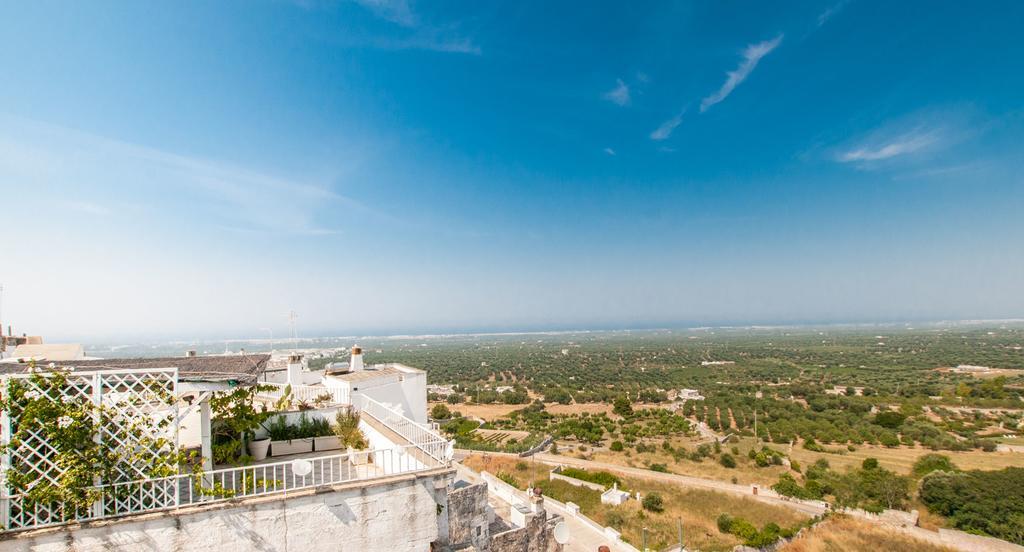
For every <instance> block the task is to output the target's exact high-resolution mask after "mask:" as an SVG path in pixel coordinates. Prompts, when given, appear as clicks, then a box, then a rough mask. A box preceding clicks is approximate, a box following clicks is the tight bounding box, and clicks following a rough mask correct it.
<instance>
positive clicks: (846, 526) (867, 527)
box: [779, 516, 952, 552]
mask: <svg viewBox="0 0 1024 552" xmlns="http://www.w3.org/2000/svg"><path fill="white" fill-rule="evenodd" d="M839 550H877V551H882V550H899V551H900V552H949V551H950V550H952V549H950V548H945V547H942V546H937V545H934V544H931V543H928V542H925V541H921V540H917V539H913V538H910V537H908V536H906V535H902V534H899V533H897V532H896V531H894V530H892V529H886V528H884V527H882V526H879V525H876V524H872V523H869V522H866V521H861V520H855V519H852V518H848V517H844V516H837V517H833V518H831V519H828V520H825V521H823V522H822V523H819V524H818V525H816V526H814V527H813V528H811V529H808V530H806V531H804V533H803V534H801V535H800V536H799V537H797V538H796V539H794V540H793V541H792V542H790V543H789V544H786V545H784V546H782V547H781V548H779V552H832V551H839Z"/></svg>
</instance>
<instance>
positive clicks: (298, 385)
mask: <svg viewBox="0 0 1024 552" xmlns="http://www.w3.org/2000/svg"><path fill="white" fill-rule="evenodd" d="M353 353H354V355H353V359H352V361H351V362H350V363H349V366H348V369H347V370H336V371H334V372H332V373H328V374H316V373H311V372H309V371H308V370H305V368H304V365H303V363H302V362H301V358H292V359H290V360H291V361H292V362H290V363H289V366H288V370H285V371H284V373H283V374H281V375H280V377H281V378H282V379H283V380H284V381H282V382H280V383H276V384H271V385H270V386H271V387H272V388H274V389H273V391H271V392H270V393H269V396H267V397H264V399H267V400H272V399H275V398H280V396H281V395H283V393H284V390H285V389H288V388H289V383H288V382H289V381H291V382H293V384H292V385H291V389H292V392H293V397H292V398H293V399H294V400H297V401H302V402H307V401H308V402H310V403H312V402H316V400H319V402H321V403H323V404H322V407H321V406H314V408H313V409H312V410H306V411H303V412H287V413H283V414H281V415H280V416H285V417H289V416H297V415H300V414H308V415H311V416H316V415H320V413H321V412H330V413H333V412H335V411H337V410H339V409H342V408H346V409H349V410H351V411H355V412H357V413H358V414H359V417H360V422H359V428H360V430H361V431H362V433H363V435H364V437H365V438H366V441H367V442H368V443H369V445H368V447H367V448H365V449H363V450H359V451H351V450H349V451H345V450H338V448H337V446H335V447H334V448H333V449H332V448H327V449H325V450H323V451H320V449H319V445H318V444H315V443H316V442H315V441H314V447H313V449H312V452H307V453H300V454H293V455H291V456H284V457H281V456H277V457H273V458H267V459H265V460H259V461H256V462H254V463H252V464H247V465H239V466H235V465H214V463H213V449H212V445H213V442H212V438H211V435H212V431H211V428H212V427H213V419H212V416H211V414H212V408H211V402H210V401H211V398H212V397H213V396H214V394H215V393H230V392H232V391H234V390H236V389H239V388H245V387H246V386H252V385H256V384H257V383H258V382H260V383H262V382H261V380H265V379H268V378H273V379H277V378H278V375H276V374H271V375H267V374H264V371H265V369H266V367H267V364H268V361H269V356H268V355H244V354H243V355H220V356H215V357H199V356H195V355H189V356H186V357H180V358H153V359H110V360H92V361H90V360H83V361H76V360H70V361H65V362H57V363H56V365H55V367H54V368H52V369H53V370H57V369H62V370H67V372H66V378H67V381H68V386H67V387H66V390H65V391H64V393H65V395H64V396H62V397H50V395H48V394H39V393H38V392H36V393H35V394H34V395H30V394H28V393H26V394H25V395H24V398H23V399H21V400H26V401H27V400H62V401H68V402H74V403H76V404H83V405H93V404H94V403H96V402H97V401H99V404H103V405H107V404H108V403H112V402H113V403H117V404H118V405H119V406H118V412H119V416H118V417H116V418H111V419H110V420H109V421H107V422H105V423H109V424H112V425H117V426H118V427H117V428H112V429H113V430H112V431H109V432H107V433H103V435H107V436H112V437H108V438H111V439H115V441H112V442H110V443H109V444H107V443H106V442H105V441H102V442H101V445H102V446H109V447H116V448H126V449H131V450H143V449H144V447H147V446H149V447H153V446H156V445H154V444H153V443H152V442H150V441H148V440H146V439H145V438H144V437H146V436H143V435H137V433H138V431H135V430H132V429H131V427H134V426H133V425H131V424H136V423H140V421H145V420H148V419H151V418H160V419H166V420H171V421H173V423H172V424H170V425H163V426H160V428H161V429H160V432H161V433H160V435H159V436H161V437H165V438H167V439H168V440H169V441H170V443H171V446H173V447H174V448H177V447H178V446H179V445H182V446H189V445H195V446H196V448H197V449H199V451H200V456H201V460H200V462H201V463H202V465H203V469H202V470H201V471H193V470H192V469H190V468H189V467H188V465H187V464H186V465H181V466H177V465H171V466H169V467H171V468H172V470H173V471H172V473H173V474H174V475H171V476H169V477H152V478H148V477H147V476H146V475H145V473H144V472H134V471H132V470H130V469H127V467H126V469H125V470H122V471H121V472H119V473H120V474H121V475H115V476H113V477H116V478H118V479H114V480H111V481H99V482H98V483H99V484H100V486H99V487H98V494H97V496H98V499H97V502H96V503H95V505H94V507H93V508H90V509H88V511H85V512H79V513H77V514H76V513H75V512H74V510H70V512H71V514H70V517H69V514H67V513H66V512H67V511H69V510H67V509H66V508H63V507H58V508H54V507H53V505H42V506H40V505H35V504H33V503H30V502H25V501H26V500H29V499H28V498H26V496H27V495H25V493H24V491H23V489H20V488H8V487H7V486H4V485H0V534H2V535H3V537H2V538H3V541H2V542H3V543H4V544H3V546H2V547H3V548H4V549H5V550H12V551H22V550H24V551H29V550H64V549H69V550H70V549H86V548H89V549H96V550H101V549H102V550H113V551H116V552H131V551H135V550H138V549H139V548H140V547H145V548H150V549H153V550H171V549H177V548H181V547H182V546H185V547H186V548H197V547H201V548H216V549H218V550H220V551H221V552H233V551H236V550H237V551H239V552H241V551H243V550H253V549H257V550H309V551H317V550H349V549H351V550H360V551H369V552H374V551H377V552H393V551H395V550H412V551H420V552H427V551H428V550H434V549H438V548H440V549H444V548H445V547H447V546H448V545H449V538H450V531H449V514H448V512H449V510H450V508H449V507H448V506H449V504H448V492H449V491H450V490H451V487H452V485H453V481H454V475H455V470H454V468H453V466H452V457H453V453H454V448H453V445H452V443H451V442H449V441H447V440H446V439H445V438H444V437H442V436H441V435H439V434H438V433H437V432H436V431H434V430H433V429H432V428H431V427H430V426H428V425H427V424H426V423H425V421H426V385H425V382H426V377H425V376H426V375H425V373H424V372H423V371H422V370H416V369H414V368H409V367H407V366H400V365H379V366H369V367H364V366H363V365H362V355H361V351H360V350H359V349H358V348H353ZM42 369H43V370H44V371H45V370H48V369H50V368H49V366H48V365H44V366H43V367H42ZM33 377H34V376H32V375H31V374H30V373H29V372H28V365H27V364H18V363H2V364H0V387H2V388H4V389H7V388H8V386H9V385H19V386H34V385H38V383H37V380H33ZM30 389H31V387H30ZM40 397H41V398H40ZM155 397H167V399H166V400H167V401H169V402H164V399H161V400H160V402H153V399H154V398H155ZM122 401H123V402H122ZM306 406H308V404H307V405H306ZM93 407H94V406H93ZM83 408H84V407H83ZM324 416H325V417H326V414H325V415H324ZM0 418H2V419H4V420H5V421H6V424H5V425H4V426H3V427H2V428H0V441H2V442H4V443H7V442H10V441H11V439H12V436H13V435H14V434H13V433H12V432H13V431H18V429H17V428H19V427H20V425H19V424H20V422H19V420H18V419H17V416H16V415H12V414H11V413H6V412H0ZM328 419H330V418H328ZM54 423H56V422H54ZM122 426H123V427H122ZM47 438H48V437H47V436H46V435H41V434H36V435H35V436H34V439H35V441H39V442H34V441H33V442H27V441H26V442H21V443H19V444H18V445H17V446H15V447H14V448H12V449H11V450H10V451H9V453H8V454H9V455H10V456H12V457H16V458H15V460H16V461H13V462H7V461H5V462H4V463H3V466H2V467H0V470H11V469H31V470H33V471H32V473H41V474H43V475H46V476H47V479H48V480H55V479H59V475H60V473H62V470H64V469H66V468H64V467H62V464H60V463H57V462H56V461H55V460H54V459H53V458H49V457H48V456H47V455H48V454H49V453H47V452H46V451H48V450H52V449H50V448H47V445H46V443H45V442H44V441H45V439H47ZM29 441H31V439H29ZM98 442H100V441H98ZM288 442H289V443H293V441H288ZM161 446H162V445H161ZM140 447H142V448H140ZM145 450H146V452H147V453H148V454H150V455H151V456H152V459H151V460H152V461H153V462H156V463H159V462H170V461H171V460H169V459H168V457H167V455H166V452H163V451H164V449H162V448H152V449H145ZM307 450H309V449H307ZM38 451H43V452H42V453H40V452H38ZM148 461H150V460H147V462H148ZM26 466H28V468H26ZM4 480H8V479H7V478H4V477H3V474H0V481H4ZM197 489H198V490H197ZM57 506H60V505H57ZM94 520H103V523H91V522H92V521H94ZM283 524H287V528H288V529H287V530H283V529H282V527H284V525H283ZM182 543H191V544H187V545H183V544H182Z"/></svg>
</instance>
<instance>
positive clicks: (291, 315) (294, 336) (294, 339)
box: [288, 310, 299, 349]
mask: <svg viewBox="0 0 1024 552" xmlns="http://www.w3.org/2000/svg"><path fill="white" fill-rule="evenodd" d="M298 317H299V313H297V312H295V311H293V310H292V311H288V324H289V325H291V327H292V349H295V345H296V344H297V343H298V341H299V337H298V335H297V334H296V333H295V320H296V319H297V318H298Z"/></svg>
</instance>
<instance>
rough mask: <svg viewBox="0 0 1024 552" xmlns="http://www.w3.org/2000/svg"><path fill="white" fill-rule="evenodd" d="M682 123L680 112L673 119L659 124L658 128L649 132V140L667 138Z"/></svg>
mask: <svg viewBox="0 0 1024 552" xmlns="http://www.w3.org/2000/svg"><path fill="white" fill-rule="evenodd" d="M682 122H683V113H682V112H680V113H679V114H678V115H676V116H675V117H672V118H671V119H669V120H667V121H665V122H663V123H661V125H659V126H658V128H656V129H654V131H653V132H651V140H665V139H667V138H668V137H669V136H672V131H673V130H675V129H676V127H677V126H679V124H680V123H682Z"/></svg>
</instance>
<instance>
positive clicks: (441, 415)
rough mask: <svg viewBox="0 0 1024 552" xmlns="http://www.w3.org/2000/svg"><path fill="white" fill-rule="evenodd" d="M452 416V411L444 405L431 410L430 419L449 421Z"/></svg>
mask: <svg viewBox="0 0 1024 552" xmlns="http://www.w3.org/2000/svg"><path fill="white" fill-rule="evenodd" d="M451 415H452V411H451V410H450V409H449V408H448V407H447V406H445V405H443V404H435V405H434V407H433V408H431V409H430V417H431V418H433V419H435V420H447V419H448V418H450V417H451Z"/></svg>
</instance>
